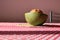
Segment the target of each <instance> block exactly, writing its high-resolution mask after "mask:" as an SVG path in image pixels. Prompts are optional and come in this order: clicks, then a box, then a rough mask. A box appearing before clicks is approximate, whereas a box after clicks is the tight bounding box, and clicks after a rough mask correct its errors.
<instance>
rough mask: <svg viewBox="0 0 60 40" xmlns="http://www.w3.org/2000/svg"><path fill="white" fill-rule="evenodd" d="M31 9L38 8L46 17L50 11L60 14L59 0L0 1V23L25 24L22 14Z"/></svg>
mask: <svg viewBox="0 0 60 40" xmlns="http://www.w3.org/2000/svg"><path fill="white" fill-rule="evenodd" d="M33 8H39V9H41V10H43V11H44V13H46V14H48V15H49V13H50V10H52V11H53V13H54V14H56V13H57V14H60V0H0V21H7V22H8V21H10V22H25V18H24V13H25V12H28V11H30V10H31V9H33ZM48 19H49V18H48ZM58 19H59V18H58ZM59 21H60V20H58V21H57V20H54V22H59ZM47 22H49V20H48V21H47Z"/></svg>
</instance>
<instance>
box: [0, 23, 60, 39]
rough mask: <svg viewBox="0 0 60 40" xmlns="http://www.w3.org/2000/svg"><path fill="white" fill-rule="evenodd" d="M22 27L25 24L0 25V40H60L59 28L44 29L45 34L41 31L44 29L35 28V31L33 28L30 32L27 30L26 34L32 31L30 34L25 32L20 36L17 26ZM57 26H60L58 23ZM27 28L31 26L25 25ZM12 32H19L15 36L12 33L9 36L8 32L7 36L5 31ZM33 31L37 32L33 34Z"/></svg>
mask: <svg viewBox="0 0 60 40" xmlns="http://www.w3.org/2000/svg"><path fill="white" fill-rule="evenodd" d="M53 24H54V23H53ZM14 25H15V26H14ZM24 25H25V26H26V24H24V23H23V24H21V23H0V40H60V26H55V27H54V28H53V26H52V28H50V29H48V27H47V28H45V31H46V32H45V33H44V30H43V29H44V28H41V30H40V29H39V28H37V29H36V28H35V29H34V28H33V29H32V30H28V32H29V31H32V32H29V33H27V34H26V33H25V32H23V34H22V33H20V30H18V29H19V26H20V27H21V26H22V27H23V26H24ZM49 25H50V24H49ZM55 25H56V23H55ZM57 25H60V23H59V24H57ZM27 26H31V25H27ZM14 27H15V29H14ZM9 28H10V29H9ZM20 29H21V28H20ZM26 29H27V28H26ZM26 29H25V31H27V30H26ZM30 29H31V28H30ZM46 29H47V30H46ZM51 29H52V30H51ZM55 29H56V30H55ZM14 30H15V31H19V32H18V33H17V34H15V33H14V32H13V33H14V34H13V33H12V34H11V33H9V32H8V34H6V33H7V31H14ZM34 30H35V31H36V30H37V31H38V30H39V31H38V32H35V31H34ZM49 30H50V31H49ZM1 31H3V32H1ZM5 31H6V33H5ZM21 31H22V29H21ZM23 31H24V30H23ZM40 31H42V32H41V33H39V32H40ZM47 31H48V32H47ZM52 31H53V32H52ZM57 31H58V32H57ZM34 32H35V33H34ZM19 33H20V34H19ZM24 33H25V34H24ZM31 33H33V34H31ZM36 33H37V34H36Z"/></svg>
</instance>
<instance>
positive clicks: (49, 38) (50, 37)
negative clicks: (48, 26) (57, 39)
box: [46, 35, 55, 40]
mask: <svg viewBox="0 0 60 40" xmlns="http://www.w3.org/2000/svg"><path fill="white" fill-rule="evenodd" d="M54 36H55V35H52V36H50V37H48V38H47V39H46V40H49V39H51V38H52V37H54Z"/></svg>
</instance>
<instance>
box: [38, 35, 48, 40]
mask: <svg viewBox="0 0 60 40" xmlns="http://www.w3.org/2000/svg"><path fill="white" fill-rule="evenodd" d="M47 36H49V35H45V36H44V37H42V38H40V39H39V40H42V39H43V38H45V37H47Z"/></svg>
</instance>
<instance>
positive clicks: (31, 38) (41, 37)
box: [0, 34, 60, 40]
mask: <svg viewBox="0 0 60 40" xmlns="http://www.w3.org/2000/svg"><path fill="white" fill-rule="evenodd" d="M0 40H60V34H38V35H36V34H33V35H31V34H26V35H23V34H20V35H0Z"/></svg>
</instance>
